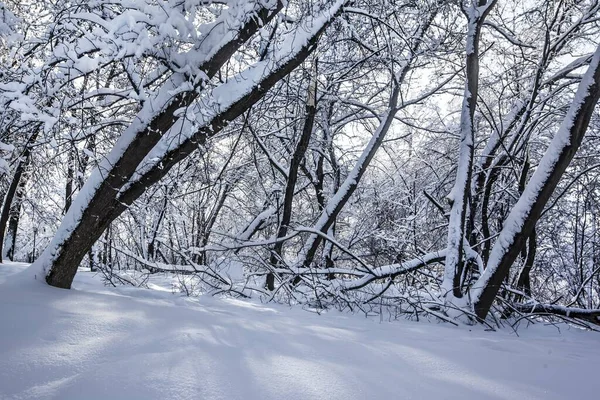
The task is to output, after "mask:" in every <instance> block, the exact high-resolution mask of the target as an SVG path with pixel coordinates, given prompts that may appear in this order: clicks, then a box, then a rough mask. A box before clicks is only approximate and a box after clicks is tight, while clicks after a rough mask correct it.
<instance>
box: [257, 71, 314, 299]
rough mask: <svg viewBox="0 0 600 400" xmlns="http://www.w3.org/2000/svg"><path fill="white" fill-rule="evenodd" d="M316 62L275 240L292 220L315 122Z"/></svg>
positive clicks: (271, 282) (274, 256)
mask: <svg viewBox="0 0 600 400" xmlns="http://www.w3.org/2000/svg"><path fill="white" fill-rule="evenodd" d="M316 63H317V61H316V60H315V66H314V68H313V76H312V77H311V82H310V84H309V87H308V97H307V99H306V107H305V116H304V127H303V128H302V133H301V135H300V140H298V144H297V145H296V149H295V151H294V154H293V156H292V161H291V162H290V168H289V172H288V174H287V176H288V179H287V184H286V187H285V195H284V198H283V205H282V206H283V212H282V215H281V221H280V223H279V229H278V231H277V239H281V238H282V237H285V235H287V232H288V228H289V223H290V221H291V219H292V202H293V201H294V191H295V190H296V181H297V180H298V168H299V167H300V163H301V162H302V159H303V158H304V155H305V154H306V150H307V149H308V143H309V141H310V137H311V135H312V131H313V125H314V122H315V115H316V113H317V66H316ZM282 250H283V241H277V242H276V243H275V246H273V250H272V251H271V257H270V259H269V263H270V264H271V266H273V268H276V267H277V265H279V263H280V259H281V252H282ZM266 286H267V289H268V290H274V289H275V274H273V273H272V272H269V273H268V274H267V279H266Z"/></svg>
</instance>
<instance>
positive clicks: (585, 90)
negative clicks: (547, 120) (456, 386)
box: [471, 46, 600, 319]
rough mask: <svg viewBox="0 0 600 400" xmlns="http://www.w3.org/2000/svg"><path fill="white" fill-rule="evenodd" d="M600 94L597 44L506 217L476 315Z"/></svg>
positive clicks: (483, 312) (477, 295) (479, 288)
mask: <svg viewBox="0 0 600 400" xmlns="http://www.w3.org/2000/svg"><path fill="white" fill-rule="evenodd" d="M599 97H600V46H599V47H598V48H597V49H596V52H595V54H594V57H593V59H592V61H591V62H590V66H589V68H588V70H587V72H586V73H585V75H584V77H583V79H582V81H581V83H580V84H579V88H578V90H577V93H576V94H575V98H574V100H573V102H572V104H571V107H570V108H569V111H568V113H567V116H566V117H565V119H564V120H563V123H562V124H561V126H560V128H559V131H558V132H557V134H556V135H555V137H554V138H553V139H552V142H551V143H550V146H549V148H548V150H547V151H546V153H545V154H544V156H543V158H542V160H541V161H540V164H539V166H538V168H537V169H536V171H535V173H534V174H533V176H532V177H531V179H530V180H529V182H528V183H527V186H526V187H525V190H524V192H523V194H522V195H521V196H520V198H519V200H518V201H517V204H515V206H514V207H513V208H512V210H511V212H510V214H509V216H508V217H507V219H506V221H505V224H504V228H503V229H502V231H501V232H500V235H499V236H498V239H497V240H496V243H495V244H494V247H493V248H492V252H491V255H490V262H489V263H488V266H487V268H486V270H485V271H484V274H483V275H482V276H481V277H480V278H479V280H478V281H477V283H476V284H475V286H474V287H473V290H472V293H471V295H472V296H471V297H472V299H473V307H474V310H475V313H476V315H477V317H478V318H480V319H484V318H485V317H486V316H487V314H488V312H489V310H490V308H491V306H492V303H493V302H494V299H495V297H496V294H497V293H498V290H499V289H500V285H501V284H502V282H503V280H504V279H505V277H506V276H507V275H508V273H509V271H510V267H511V266H512V264H513V263H514V261H515V259H516V258H517V257H518V255H519V253H520V252H521V249H522V248H523V246H524V245H525V242H526V241H527V238H529V236H530V235H531V234H532V232H533V230H534V228H535V225H536V223H537V221H538V219H539V218H540V215H541V213H542V211H543V209H544V207H545V205H546V203H547V202H548V199H549V198H550V196H551V195H552V193H553V192H554V189H555V188H556V185H557V184H558V182H559V181H560V178H561V177H562V175H563V174H564V172H565V170H566V169H567V167H568V166H569V164H570V163H571V160H572V159H573V157H574V156H575V153H576V152H577V149H578V148H579V146H580V145H581V141H582V140H583V137H584V135H585V132H586V130H587V128H588V125H589V122H590V119H591V117H592V114H593V112H594V108H595V107H596V104H597V102H598V98H599Z"/></svg>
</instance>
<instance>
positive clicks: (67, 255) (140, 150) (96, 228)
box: [35, 2, 343, 288]
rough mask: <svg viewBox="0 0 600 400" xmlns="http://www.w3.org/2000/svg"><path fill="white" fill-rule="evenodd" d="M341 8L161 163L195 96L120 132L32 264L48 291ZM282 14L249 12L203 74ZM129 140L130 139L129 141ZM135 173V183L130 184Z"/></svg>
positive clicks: (301, 55)
mask: <svg viewBox="0 0 600 400" xmlns="http://www.w3.org/2000/svg"><path fill="white" fill-rule="evenodd" d="M342 4H343V2H338V3H336V6H335V7H336V9H335V10H333V12H331V11H332V10H326V11H325V13H327V14H325V15H327V18H326V19H325V20H324V21H323V22H322V25H319V26H318V27H313V28H312V29H313V30H312V31H311V36H308V37H306V39H305V40H297V41H296V42H295V43H294V45H295V46H296V47H294V48H293V49H291V50H290V51H286V54H285V56H283V55H280V54H278V56H281V58H282V59H283V60H280V59H277V61H281V62H280V63H279V62H277V61H270V62H265V63H263V64H264V67H265V74H266V75H265V76H263V77H262V78H261V79H258V80H257V81H256V82H254V85H253V86H251V87H250V88H248V90H247V91H244V92H241V93H240V92H238V93H235V95H234V96H233V98H232V99H231V103H229V104H226V105H223V106H222V109H221V110H220V111H219V112H217V113H216V114H215V115H213V116H211V117H208V118H207V119H206V120H205V121H204V123H203V124H202V125H201V127H200V128H199V129H198V130H197V131H196V132H195V133H193V134H191V135H189V136H186V137H184V138H182V139H181V141H178V142H177V143H176V144H175V145H173V147H170V146H168V145H167V146H165V147H166V153H164V154H161V157H160V161H156V160H155V159H154V156H152V157H150V160H144V159H145V158H146V156H147V155H148V154H149V153H150V152H151V150H152V149H153V147H154V145H156V144H157V143H158V142H159V141H160V139H161V137H163V136H164V135H166V136H168V137H169V138H171V137H170V136H169V135H168V133H169V132H168V131H169V129H170V128H171V127H172V126H173V125H174V124H175V123H178V124H179V125H182V124H187V123H189V121H187V120H185V121H184V120H182V119H180V120H177V121H174V119H175V118H174V113H175V112H176V111H177V110H178V109H179V108H181V107H182V105H189V104H191V103H192V100H193V99H194V98H195V97H196V95H195V94H194V93H195V91H194V92H189V93H186V95H183V96H177V100H176V101H175V102H171V103H170V105H167V106H166V107H165V108H163V111H161V112H160V113H159V114H158V116H156V117H155V118H153V119H152V120H151V121H150V123H149V124H148V125H147V126H146V128H145V129H139V127H136V126H134V125H135V124H139V123H141V121H136V122H135V123H134V125H132V127H130V128H129V129H128V131H127V132H125V133H124V136H125V137H129V138H126V139H124V140H126V141H128V143H127V146H126V150H125V151H119V150H118V148H119V144H118V145H117V146H116V148H115V152H116V153H115V155H113V156H109V157H108V159H109V162H110V161H111V160H114V162H112V163H110V164H109V168H108V169H107V168H106V167H105V169H107V170H106V171H103V173H104V175H105V176H106V177H105V178H104V179H100V178H101V176H102V174H101V173H100V172H98V173H97V175H96V176H94V175H93V176H92V177H91V178H90V180H88V182H87V183H86V187H88V185H89V189H90V190H89V191H88V190H86V187H84V189H83V190H82V191H81V193H80V195H79V196H78V198H77V199H76V202H77V201H78V200H79V199H80V198H81V202H80V203H81V204H77V206H78V207H72V209H75V208H77V209H78V212H79V213H80V215H77V214H76V213H68V214H67V215H66V216H65V219H64V220H63V225H64V227H62V226H61V229H59V234H58V235H57V237H55V239H54V240H53V242H52V244H51V245H50V246H49V247H48V248H47V249H46V251H45V254H44V256H43V257H41V261H40V263H39V264H38V265H36V267H35V268H39V267H42V268H43V269H44V270H45V271H46V281H47V282H48V283H49V284H50V285H52V286H56V287H61V288H70V286H71V283H72V281H73V278H74V276H75V273H76V272H77V267H78V265H79V263H80V262H81V260H82V258H83V257H84V255H85V254H86V253H87V251H88V250H89V249H90V247H91V246H92V245H93V244H94V242H95V241H96V240H97V239H98V238H99V237H100V235H101V234H102V232H103V231H104V230H105V229H106V228H107V227H108V225H109V224H110V223H111V222H112V221H113V220H114V219H115V218H116V217H118V216H119V215H120V214H121V213H122V212H123V211H124V210H125V209H126V207H127V206H128V205H130V204H131V203H132V202H133V201H134V200H135V199H137V198H138V197H139V196H140V195H141V194H142V193H144V191H145V190H146V188H148V187H149V186H150V185H152V184H154V183H156V182H158V181H159V180H160V179H161V178H162V177H163V176H164V175H165V174H166V173H168V171H169V170H170V169H171V168H172V167H173V166H174V165H176V164H177V163H178V162H179V161H181V160H183V159H184V158H185V157H187V156H188V155H189V154H191V153H192V152H193V151H195V150H196V149H197V148H198V146H199V145H202V144H203V143H204V142H205V141H206V139H207V138H208V137H210V136H213V135H214V134H216V133H218V132H219V131H220V130H221V129H222V128H223V127H224V126H226V124H227V123H228V122H229V121H231V120H233V119H235V118H237V117H238V116H239V115H241V114H242V113H244V112H245V111H247V110H248V109H249V108H250V107H251V106H252V105H253V104H255V103H256V102H257V101H258V100H260V98H262V96H263V95H264V94H265V93H266V92H267V91H268V90H269V89H270V88H271V87H272V86H273V85H275V84H276V83H277V82H278V81H279V80H280V79H281V78H283V77H284V76H286V75H287V74H288V73H289V72H290V71H292V70H293V69H295V68H296V67H297V66H298V65H299V64H300V63H301V62H302V61H303V60H304V59H305V58H306V56H308V54H310V52H311V51H312V50H313V49H314V46H315V44H316V41H317V40H318V37H319V36H320V34H321V33H322V32H323V30H324V29H325V28H326V27H327V26H328V25H329V23H330V22H331V20H332V19H333V18H334V17H335V16H336V15H337V14H338V13H339V12H340V10H341V6H342ZM280 9H281V4H280V3H278V4H277V7H276V9H275V10H268V9H263V10H261V11H260V12H258V13H252V16H251V17H250V16H249V18H248V21H247V22H246V24H245V25H244V26H243V27H242V28H241V29H240V31H239V33H238V35H237V37H236V38H235V39H233V40H232V41H231V42H230V43H229V44H228V45H226V46H223V47H222V48H220V49H219V50H218V51H217V52H216V53H215V55H214V56H213V57H212V58H211V59H210V60H209V61H207V62H206V63H205V64H203V66H202V67H203V68H202V69H204V70H205V71H206V73H207V75H208V76H212V75H214V73H216V72H217V71H218V69H219V68H220V67H221V66H222V65H223V64H224V63H225V62H226V61H227V59H228V58H229V56H230V55H232V54H233V52H234V51H235V50H236V49H237V48H238V47H239V46H240V45H241V43H242V42H243V41H245V39H246V38H248V37H249V36H250V35H251V34H252V33H254V32H256V30H257V29H258V28H259V27H260V26H261V25H263V24H264V23H265V22H266V21H268V20H270V19H271V18H273V17H274V15H276V14H277V12H278V11H279V10H280ZM242 80H243V79H242ZM237 83H238V81H237V80H236V79H235V78H233V79H232V80H231V81H229V82H228V83H225V84H223V85H225V87H227V88H229V85H228V84H230V85H231V86H232V87H231V88H229V90H233V89H234V88H233V86H234V85H235V84H237ZM223 85H222V86H223ZM236 96H237V97H236ZM131 135H133V138H131V137H130V136H131ZM171 139H172V138H171ZM164 140H167V139H164ZM169 140H170V139H169ZM160 149H162V147H159V150H157V151H160ZM142 161H145V162H144V163H142ZM140 164H143V165H141V166H140ZM138 166H140V168H141V170H140V171H136V169H137V168H138ZM100 169H101V168H100ZM136 173H137V175H136V177H135V179H133V180H132V179H131V178H132V177H133V176H134V175H135V174H136ZM97 180H99V183H98V182H97ZM63 231H64V232H63Z"/></svg>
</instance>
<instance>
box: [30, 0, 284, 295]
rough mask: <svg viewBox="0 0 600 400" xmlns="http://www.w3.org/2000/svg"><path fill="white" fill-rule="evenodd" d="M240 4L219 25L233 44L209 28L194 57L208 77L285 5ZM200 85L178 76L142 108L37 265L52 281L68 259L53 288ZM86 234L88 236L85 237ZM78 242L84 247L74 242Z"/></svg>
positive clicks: (219, 31)
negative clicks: (55, 265)
mask: <svg viewBox="0 0 600 400" xmlns="http://www.w3.org/2000/svg"><path fill="white" fill-rule="evenodd" d="M235 5H236V7H242V8H243V11H244V12H242V11H241V10H239V9H237V8H236V7H230V8H229V9H227V10H226V11H224V12H223V14H222V15H221V16H220V17H219V20H218V21H217V22H219V21H221V23H219V26H221V25H222V26H224V27H226V29H227V32H230V31H231V35H233V36H231V35H229V34H227V36H228V37H230V40H229V41H223V33H224V31H223V30H222V29H212V30H209V31H208V32H207V33H206V35H205V36H204V37H201V38H200V40H202V45H201V46H200V48H201V49H203V51H202V52H201V53H200V52H199V53H197V54H196V55H195V57H194V60H196V61H197V62H198V64H197V65H196V66H195V68H196V69H197V70H199V71H203V73H204V74H203V76H205V77H208V78H210V76H211V75H214V74H215V73H216V72H217V71H218V70H219V69H220V67H221V66H222V65H223V64H224V63H225V62H226V61H227V60H228V59H229V57H230V56H231V55H232V54H233V53H234V52H235V51H236V49H237V48H239V46H241V44H242V43H243V42H244V41H245V40H246V39H247V38H248V37H250V36H251V35H252V34H253V33H254V32H256V31H257V30H258V29H259V28H260V26H261V25H262V24H263V23H264V22H265V20H269V19H271V18H273V17H274V15H275V14H276V13H277V12H278V11H279V9H280V8H281V3H280V2H275V1H272V2H269V3H268V4H265V2H263V1H260V0H255V1H250V2H246V1H239V2H236V3H235ZM250 6H252V7H253V8H252V10H250V11H252V12H249V8H248V7H250ZM199 86H200V82H190V81H189V80H188V76H187V75H186V74H185V73H174V74H173V75H172V76H171V77H170V79H169V80H167V81H166V82H165V83H164V84H163V85H162V86H161V87H160V88H158V89H157V90H156V91H155V92H154V93H153V94H152V95H151V96H148V97H147V98H146V99H145V101H144V102H143V105H142V109H141V110H140V111H139V112H138V114H137V115H136V117H135V118H134V119H133V121H132V122H131V123H130V125H129V126H128V128H127V129H126V130H125V131H124V132H123V133H122V135H121V136H120V137H119V139H118V140H117V142H116V144H115V145H114V146H113V148H112V150H111V151H110V152H109V153H108V154H107V155H106V156H105V157H104V158H103V159H102V161H101V162H100V164H99V165H98V167H97V168H95V169H94V171H93V172H92V174H91V176H90V178H89V179H88V180H87V181H86V183H85V185H84V187H83V188H82V190H81V191H80V193H79V194H78V196H77V197H76V199H75V200H74V202H73V205H72V207H71V208H70V209H69V211H68V212H67V214H66V215H65V217H64V218H63V220H62V222H61V225H60V227H59V228H58V230H57V232H56V234H55V236H54V238H53V239H52V242H51V243H50V245H49V246H48V247H47V248H46V250H45V251H44V253H43V254H42V255H41V256H40V258H39V259H38V260H37V261H36V263H34V264H33V266H32V269H33V270H35V271H42V273H43V274H44V275H46V276H47V279H50V275H51V274H52V273H53V271H54V270H55V269H54V268H53V267H54V264H55V263H56V262H57V260H58V258H59V257H63V258H66V259H68V260H69V261H68V262H61V264H67V265H68V266H65V265H61V271H60V274H65V279H64V282H65V283H61V284H58V283H57V282H53V283H52V284H55V285H60V286H65V287H68V286H70V283H69V284H67V283H66V282H67V281H71V280H72V277H73V276H74V274H75V272H76V268H77V265H78V264H79V262H80V261H81V258H82V257H83V256H84V254H85V251H87V249H83V248H80V247H88V248H89V246H91V245H92V244H93V242H94V241H95V239H96V238H97V237H99V235H100V234H101V233H102V231H104V228H105V227H106V226H107V225H108V223H110V220H108V219H107V217H108V216H109V215H110V213H109V212H110V208H111V207H114V200H115V197H116V194H117V192H116V190H118V189H119V188H120V187H121V186H122V185H123V184H124V183H125V182H127V180H128V179H129V178H130V177H131V175H132V174H133V173H134V171H135V168H136V167H137V166H138V165H139V163H140V162H141V161H142V160H143V157H144V156H145V155H146V154H147V153H148V152H149V151H150V150H151V149H152V148H153V147H154V145H155V144H156V143H157V142H158V141H159V140H160V138H161V136H162V134H163V133H164V132H166V131H167V130H168V129H169V128H170V127H171V126H172V125H173V123H174V122H175V120H177V118H176V115H175V114H176V111H177V110H178V109H179V108H180V107H183V106H186V105H189V104H190V103H191V101H193V99H194V98H195V97H196V96H197V92H198V91H197V90H196V89H197V88H198V87H199ZM94 208H99V209H103V210H104V212H103V215H104V217H102V218H100V217H99V215H97V213H98V212H99V211H94ZM84 217H86V218H85V219H84ZM81 230H84V231H85V230H87V231H88V232H86V233H82V232H80V231H81ZM90 230H91V231H93V233H92V232H90ZM86 236H87V237H86ZM94 236H95V237H94ZM73 241H81V242H82V243H80V244H73V243H72V242H73ZM67 243H70V247H71V248H70V249H69V250H68V251H67V252H66V250H65V245H66V244H67ZM73 247H74V248H73ZM65 252H66V253H65ZM67 269H68V271H67ZM71 275H72V276H71ZM66 276H70V278H67V277H66ZM57 279H59V278H57ZM61 280H62V279H61Z"/></svg>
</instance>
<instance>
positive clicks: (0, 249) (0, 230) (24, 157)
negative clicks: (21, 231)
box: [0, 129, 39, 262]
mask: <svg viewBox="0 0 600 400" xmlns="http://www.w3.org/2000/svg"><path fill="white" fill-rule="evenodd" d="M38 132H39V131H38V130H37V129H36V130H35V131H34V132H33V134H31V136H30V137H29V139H28V140H27V143H26V144H25V148H24V149H23V153H22V154H21V157H20V159H19V163H18V164H17V168H16V169H15V174H14V175H13V179H12V181H11V182H10V186H9V187H8V190H7V192H6V195H5V196H4V204H3V205H2V214H1V215H0V262H2V255H3V254H4V245H5V244H4V237H5V236H4V235H5V232H6V225H7V224H8V220H9V218H10V214H11V213H10V211H11V208H12V205H13V200H14V199H15V195H17V191H18V189H19V187H20V185H21V177H22V176H23V174H24V173H25V170H26V169H27V166H28V165H29V160H30V155H31V146H32V145H33V143H34V142H35V141H36V139H37V135H38ZM19 205H20V203H19ZM19 212H20V210H19ZM16 223H17V225H18V218H17V219H16ZM16 230H17V228H16V227H15V231H16ZM14 239H15V237H14V236H13V237H12V244H10V245H11V246H12V250H13V252H14Z"/></svg>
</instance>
